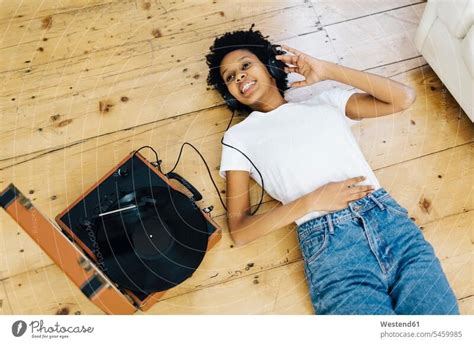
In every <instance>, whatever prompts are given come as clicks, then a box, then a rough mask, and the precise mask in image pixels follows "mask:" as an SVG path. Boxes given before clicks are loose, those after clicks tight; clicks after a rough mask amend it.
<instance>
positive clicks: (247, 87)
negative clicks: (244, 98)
mask: <svg viewBox="0 0 474 344" xmlns="http://www.w3.org/2000/svg"><path fill="white" fill-rule="evenodd" d="M252 85H255V81H252V82H249V83H248V84H245V86H244V87H243V88H242V94H244V93H245V92H247V90H248V89H249V88H250V87H251V86H252Z"/></svg>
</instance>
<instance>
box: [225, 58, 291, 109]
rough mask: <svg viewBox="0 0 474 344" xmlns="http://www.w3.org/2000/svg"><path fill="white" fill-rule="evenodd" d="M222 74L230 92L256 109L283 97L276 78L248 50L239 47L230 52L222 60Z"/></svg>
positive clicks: (266, 106)
mask: <svg viewBox="0 0 474 344" xmlns="http://www.w3.org/2000/svg"><path fill="white" fill-rule="evenodd" d="M220 74H221V77H222V79H223V80H224V82H225V84H226V85H227V89H228V90H229V92H230V94H232V95H233V96H234V98H236V99H237V100H238V101H239V102H240V103H242V104H245V105H247V106H249V107H250V108H252V109H254V110H260V109H265V108H268V106H269V104H273V103H275V99H280V98H283V97H282V96H281V94H280V92H279V91H278V88H277V86H276V80H275V79H274V78H273V77H272V76H271V75H270V73H269V72H268V70H267V68H266V67H265V65H264V64H263V63H262V62H261V61H260V60H259V59H258V57H257V56H256V55H254V54H253V53H251V52H250V51H248V50H245V49H238V50H234V51H232V52H230V53H228V54H227V55H226V56H225V57H224V58H223V59H222V61H221V64H220ZM247 84H248V85H247ZM246 85H247V86H246Z"/></svg>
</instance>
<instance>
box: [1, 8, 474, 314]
mask: <svg viewBox="0 0 474 344" xmlns="http://www.w3.org/2000/svg"><path fill="white" fill-rule="evenodd" d="M425 6H426V2H424V1H416V0H390V1H376V0H350V1H349V0H340V1H316V0H312V1H309V0H305V1H303V0H298V1H296V0H293V1H282V0H279V1H269V0H267V1H221V0H217V1H211V0H199V1H197V0H188V1H171V0H160V1H154V0H149V1H141V0H135V1H132V0H130V1H111V0H91V1H86V0H61V1H55V0H42V1H36V0H23V1H20V0H17V1H3V2H2V3H1V5H0V7H1V10H0V33H1V36H0V37H1V40H0V44H1V46H0V61H2V62H1V63H0V69H1V70H0V73H1V78H0V80H1V92H0V93H1V94H0V97H1V104H0V107H1V110H0V116H1V117H0V123H1V128H0V146H1V147H2V148H1V151H0V154H1V155H0V189H3V188H4V187H6V186H7V185H8V184H9V183H11V182H13V183H15V185H16V186H17V187H18V188H19V189H20V190H22V191H24V192H25V193H28V196H29V197H30V198H31V199H32V200H33V202H34V204H35V205H36V206H37V208H39V209H40V210H41V211H42V212H43V213H44V214H46V215H48V216H49V217H50V218H54V216H55V215H57V214H59V213H60V212H61V211H62V210H63V209H65V208H66V207H67V205H68V204H70V203H71V202H72V201H73V200H75V199H76V197H78V196H79V195H80V194H82V193H83V192H84V191H85V190H86V189H87V188H89V186H91V185H92V184H93V183H94V182H95V181H97V180H98V179H99V178H100V177H101V176H102V175H103V174H105V173H106V172H107V171H108V170H109V169H110V168H112V167H113V166H114V165H115V164H116V163H118V162H119V161H120V160H121V159H123V158H124V157H125V155H126V154H128V153H129V152H131V151H132V150H134V149H136V148H138V147H140V146H142V145H151V146H153V147H155V148H156V149H157V150H158V151H159V154H160V158H161V159H162V160H163V170H164V171H169V170H170V169H171V168H172V167H173V166H174V163H175V161H176V158H177V155H178V152H179V149H180V147H181V144H182V143H183V142H184V141H188V142H190V143H192V144H193V145H195V146H196V147H197V148H198V149H199V150H200V151H201V153H202V154H203V156H204V157H205V158H206V160H207V162H208V164H209V166H210V168H211V170H212V174H213V177H214V179H215V181H216V183H217V185H218V187H219V188H220V190H222V191H221V192H222V195H223V197H224V196H225V195H224V190H225V184H224V180H223V179H221V178H220V177H219V176H218V169H219V163H220V155H221V144H220V139H221V137H222V135H223V133H224V130H225V128H226V126H227V124H228V121H229V119H230V116H231V113H230V112H229V111H228V110H227V109H226V107H225V106H224V105H223V101H222V99H221V98H220V96H219V95H218V94H217V93H216V92H215V91H212V90H210V89H209V88H208V87H207V85H206V81H205V80H206V76H207V66H206V64H205V60H204V56H205V54H206V53H207V52H208V48H209V47H210V46H211V45H212V42H213V40H214V38H215V37H216V35H221V34H223V33H224V32H227V31H233V30H237V29H248V28H250V25H251V24H252V23H256V26H255V29H258V30H261V31H262V32H263V33H264V35H269V36H270V37H269V38H270V39H271V40H272V41H273V42H275V43H285V44H287V45H289V46H292V47H295V48H297V49H300V50H303V51H305V52H307V53H309V54H311V55H313V56H315V57H318V58H322V59H325V60H330V61H332V62H339V63H341V64H343V65H345V66H349V67H352V68H357V69H362V70H365V71H369V72H371V73H376V74H379V75H383V76H387V77H390V78H393V79H395V80H398V81H400V82H404V83H407V84H410V85H411V86H413V87H414V88H416V91H417V94H418V97H417V101H416V103H415V104H414V105H413V106H412V107H411V108H410V109H409V110H407V111H405V112H402V113H398V114H395V115H391V116H386V117H382V118H378V119H370V120H368V119H366V120H363V121H362V123H360V124H357V125H356V126H354V127H353V131H354V134H355V136H356V138H357V140H358V142H359V143H360V145H361V148H362V150H363V152H364V154H365V156H366V158H367V160H368V162H369V164H370V165H371V167H372V168H373V169H374V171H375V174H376V175H377V178H378V179H379V181H380V183H381V184H382V186H383V187H384V188H385V189H386V190H387V191H389V192H390V193H391V194H392V196H393V197H395V198H396V199H397V200H398V201H399V202H400V203H401V204H402V205H403V206H404V207H406V208H407V209H408V210H409V212H410V216H412V217H413V219H414V220H415V221H416V223H417V224H419V225H420V226H421V228H422V229H423V232H424V235H425V237H426V238H427V240H429V242H430V243H432V245H433V246H434V248H435V251H436V253H437V256H438V257H439V258H440V260H441V263H442V266H443V269H444V271H445V273H446V275H447V277H448V279H449V281H450V283H451V285H452V287H453V289H454V292H455V294H456V296H457V298H458V299H459V303H460V307H461V312H462V313H463V314H474V283H473V243H474V235H473V228H474V226H473V219H474V215H473V214H474V211H473V209H474V198H473V183H472V181H473V180H472V176H473V172H474V160H473V156H474V154H473V153H474V150H473V148H474V146H473V142H474V140H473V139H474V125H473V124H472V123H471V122H470V121H469V119H468V117H467V116H466V114H465V113H464V112H463V111H462V110H461V109H460V107H459V105H458V104H457V103H456V101H455V100H454V98H453V97H452V96H451V95H450V93H449V91H448V90H447V89H446V87H445V86H444V85H443V83H442V82H441V81H440V80H439V78H438V77H437V76H436V74H435V73H434V72H433V71H432V69H431V68H430V67H429V65H428V64H427V63H426V61H425V60H424V59H423V57H422V56H421V55H420V54H419V52H418V51H417V50H416V48H415V46H414V43H413V41H414V35H415V31H416V28H417V26H418V23H419V21H420V18H421V15H422V13H423V9H424V8H425ZM292 77H294V76H292ZM333 83H335V82H334V81H325V82H323V83H321V84H319V85H315V86H314V87H312V88H307V89H298V90H292V91H290V92H289V93H288V99H294V100H296V99H300V98H304V97H305V96H307V95H308V92H310V91H311V92H313V91H318V89H324V88H327V87H330V86H331V85H332V84H333ZM340 86H341V87H345V88H346V87H347V88H349V89H350V86H347V85H342V84H340ZM297 91H298V92H297ZM236 122H237V121H236ZM145 155H146V156H147V157H148V158H150V159H151V158H152V156H151V155H147V152H145ZM176 172H178V173H180V174H182V175H183V176H184V177H185V178H187V179H188V180H190V182H191V183H192V184H194V185H195V186H196V187H197V188H198V189H199V190H200V191H201V192H202V194H203V196H204V199H203V200H202V201H200V202H199V205H200V206H201V208H204V207H206V206H209V205H213V206H214V210H213V212H212V216H213V218H214V220H215V221H216V222H217V223H218V224H219V225H221V226H222V228H223V231H224V234H223V238H222V240H221V241H220V242H219V243H218V245H217V246H216V247H215V248H214V249H213V250H212V251H210V252H209V253H208V254H207V255H206V257H205V259H204V261H203V263H202V265H201V266H200V268H199V269H198V271H196V273H195V274H194V275H193V277H192V278H190V279H188V280H187V281H185V282H184V283H183V284H181V285H179V286H178V287H176V288H174V289H172V290H170V291H169V292H168V293H167V294H166V295H165V297H164V298H163V299H162V300H161V301H160V302H158V303H157V304H156V305H155V306H153V307H152V308H151V309H150V310H149V311H147V312H146V313H147V314H211V313H212V314H230V313H232V314H311V313H312V307H311V304H310V302H309V294H308V288H307V286H306V283H305V280H304V275H303V263H302V257H301V253H300V250H299V247H298V243H297V239H296V234H295V225H291V226H288V227H285V228H281V229H279V230H276V231H274V232H272V233H271V234H269V235H268V236H266V237H264V238H261V239H259V240H257V241H254V242H252V243H251V244H249V245H247V246H245V247H239V248H236V247H233V246H232V241H231V240H230V237H229V234H228V231H227V227H226V220H225V213H224V210H223V208H222V206H221V204H220V202H219V200H218V197H217V195H216V193H215V190H214V188H213V185H212V183H211V181H210V179H209V177H208V175H207V171H206V168H205V166H204V165H203V163H202V161H201V159H200V158H199V156H198V155H197V154H196V153H195V151H194V150H192V149H190V147H189V146H187V147H185V149H184V153H183V155H182V158H181V162H180V165H179V167H178V168H177V170H176ZM252 186H253V187H252V190H251V197H252V202H253V204H257V203H258V201H259V199H260V197H259V196H260V189H259V188H258V187H257V186H256V184H255V183H253V182H252ZM264 202H265V203H264V204H263V206H262V207H261V209H260V210H259V212H265V211H268V210H269V209H271V208H272V207H274V206H276V205H277V203H276V201H274V200H272V199H271V198H270V197H269V196H268V195H265V198H264ZM1 313H3V314H55V313H58V314H81V313H82V314H101V313H102V312H101V310H100V309H98V308H97V307H96V306H94V305H93V304H92V303H90V302H89V301H88V300H87V299H86V298H85V296H83V295H82V294H81V293H80V291H79V290H78V288H76V287H75V286H74V285H73V284H72V283H71V282H69V280H68V278H67V277H66V276H65V275H64V273H62V272H61V271H60V270H59V269H58V268H57V267H56V266H55V265H54V264H52V262H51V260H50V259H49V258H48V257H47V256H46V255H45V254H44V253H43V252H42V251H41V250H40V249H39V248H38V247H37V246H36V244H35V243H34V242H32V240H31V239H30V238H29V237H28V236H27V234H25V233H24V232H23V230H22V229H20V228H19V226H18V225H17V224H16V223H15V222H13V220H11V219H10V218H9V217H8V216H7V215H6V214H5V213H4V212H3V211H0V314H1Z"/></svg>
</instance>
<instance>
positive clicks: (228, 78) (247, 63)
mask: <svg viewBox="0 0 474 344" xmlns="http://www.w3.org/2000/svg"><path fill="white" fill-rule="evenodd" d="M248 65H250V62H245V63H244V64H242V66H248ZM244 69H247V67H246V68H244ZM232 76H233V74H232V75H229V76H228V77H227V78H226V80H225V81H226V82H229V81H230V78H231V77H232Z"/></svg>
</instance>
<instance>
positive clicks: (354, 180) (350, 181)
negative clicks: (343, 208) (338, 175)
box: [343, 176, 365, 187]
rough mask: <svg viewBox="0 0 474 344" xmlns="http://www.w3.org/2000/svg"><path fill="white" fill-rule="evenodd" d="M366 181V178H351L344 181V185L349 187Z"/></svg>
mask: <svg viewBox="0 0 474 344" xmlns="http://www.w3.org/2000/svg"><path fill="white" fill-rule="evenodd" d="M363 180H365V177H364V176H359V177H354V178H349V179H346V180H344V181H343V184H344V185H345V186H346V187H347V186H349V185H353V184H357V183H360V182H361V181H363Z"/></svg>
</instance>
